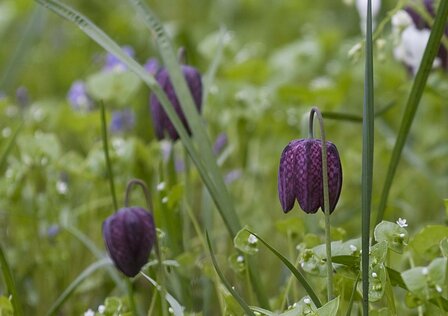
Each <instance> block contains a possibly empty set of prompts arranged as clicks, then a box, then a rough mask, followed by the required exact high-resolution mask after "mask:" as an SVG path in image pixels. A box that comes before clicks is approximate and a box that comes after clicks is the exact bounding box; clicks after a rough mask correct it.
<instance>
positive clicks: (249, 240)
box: [247, 234, 258, 245]
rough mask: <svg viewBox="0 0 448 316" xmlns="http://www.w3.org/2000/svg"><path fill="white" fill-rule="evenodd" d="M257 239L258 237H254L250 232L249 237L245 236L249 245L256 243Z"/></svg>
mask: <svg viewBox="0 0 448 316" xmlns="http://www.w3.org/2000/svg"><path fill="white" fill-rule="evenodd" d="M257 241H258V238H257V237H255V236H254V235H253V234H250V235H249V237H248V238H247V242H248V243H249V244H251V245H253V244H256V243H257Z"/></svg>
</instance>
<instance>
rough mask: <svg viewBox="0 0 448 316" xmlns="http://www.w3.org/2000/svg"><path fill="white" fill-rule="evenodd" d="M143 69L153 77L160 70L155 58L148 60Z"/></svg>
mask: <svg viewBox="0 0 448 316" xmlns="http://www.w3.org/2000/svg"><path fill="white" fill-rule="evenodd" d="M143 67H144V68H145V69H146V71H148V72H149V73H150V74H151V75H153V76H155V75H156V74H157V72H158V71H159V69H160V65H159V62H158V61H157V59H155V58H150V59H148V60H147V61H146V63H145V64H144V65H143Z"/></svg>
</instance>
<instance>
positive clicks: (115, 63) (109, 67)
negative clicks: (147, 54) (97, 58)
mask: <svg viewBox="0 0 448 316" xmlns="http://www.w3.org/2000/svg"><path fill="white" fill-rule="evenodd" d="M122 49H123V52H124V53H125V54H126V55H128V56H129V57H134V55H135V52H134V49H133V48H132V47H131V46H123V47H122ZM127 69H128V67H127V66H126V65H125V64H123V63H122V62H121V60H120V59H118V58H117V57H116V56H115V55H113V54H111V53H107V55H106V60H105V63H104V66H103V71H116V72H122V71H126V70H127Z"/></svg>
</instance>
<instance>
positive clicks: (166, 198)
mask: <svg viewBox="0 0 448 316" xmlns="http://www.w3.org/2000/svg"><path fill="white" fill-rule="evenodd" d="M162 203H163V204H166V203H168V197H166V196H165V197H164V198H163V199H162Z"/></svg>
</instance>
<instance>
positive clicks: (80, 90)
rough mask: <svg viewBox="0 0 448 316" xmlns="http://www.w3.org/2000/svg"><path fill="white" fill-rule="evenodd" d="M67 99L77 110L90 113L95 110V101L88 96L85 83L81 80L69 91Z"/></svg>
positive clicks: (74, 83)
mask: <svg viewBox="0 0 448 316" xmlns="http://www.w3.org/2000/svg"><path fill="white" fill-rule="evenodd" d="M67 99H68V101H69V102H70V104H71V105H72V107H73V109H75V110H78V111H89V110H91V109H92V108H93V101H92V99H91V98H90V97H89V95H88V94H87V88H86V85H85V83H84V82H83V81H81V80H77V81H75V82H73V84H72V86H71V87H70V90H69V91H68V95H67Z"/></svg>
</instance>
